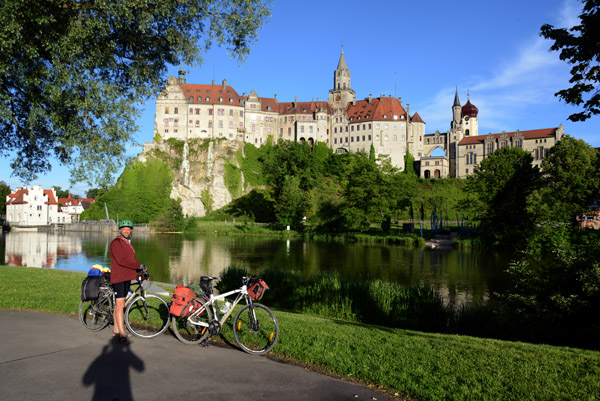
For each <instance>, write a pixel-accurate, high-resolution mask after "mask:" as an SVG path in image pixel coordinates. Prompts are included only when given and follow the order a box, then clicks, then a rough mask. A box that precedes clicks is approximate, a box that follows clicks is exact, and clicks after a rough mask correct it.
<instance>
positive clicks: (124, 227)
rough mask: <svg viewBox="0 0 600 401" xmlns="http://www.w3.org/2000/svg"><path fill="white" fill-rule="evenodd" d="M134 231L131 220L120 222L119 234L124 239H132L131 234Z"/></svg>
mask: <svg viewBox="0 0 600 401" xmlns="http://www.w3.org/2000/svg"><path fill="white" fill-rule="evenodd" d="M132 231H133V223H132V222H131V220H121V221H120V222H119V233H121V235H122V236H123V237H124V238H127V239H129V238H131V232H132Z"/></svg>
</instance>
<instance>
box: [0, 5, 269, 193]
mask: <svg viewBox="0 0 600 401" xmlns="http://www.w3.org/2000/svg"><path fill="white" fill-rule="evenodd" d="M269 15H270V5H268V4H267V3H266V1H265V0H205V1H201V0H187V1H148V0H121V1H65V0H48V1H41V0H29V1H22V0H5V1H4V2H3V3H2V6H0V20H1V21H2V25H1V26H0V43H2V57H1V58H0V156H4V157H6V156H8V155H9V154H10V153H13V152H14V153H15V154H16V155H17V157H16V158H15V159H14V161H13V163H12V164H11V167H12V168H13V173H14V174H16V175H18V176H20V177H21V178H22V179H24V180H25V181H30V180H32V179H34V178H35V177H36V175H37V174H39V173H42V172H46V171H49V170H50V169H51V165H50V157H51V156H55V157H56V158H57V159H58V160H59V162H60V163H61V164H65V165H66V164H69V165H70V169H71V179H72V181H74V182H75V181H87V182H88V183H89V184H90V185H91V184H92V183H93V182H96V183H101V184H104V183H107V182H110V181H111V177H112V174H113V173H115V172H117V171H118V170H119V169H120V167H121V166H122V165H123V164H124V163H125V161H124V160H123V158H122V155H123V154H124V151H125V147H126V145H127V144H129V143H133V142H132V140H131V135H132V133H133V132H135V130H136V129H137V127H136V125H135V118H136V117H137V116H138V115H139V113H140V105H141V104H142V102H143V101H144V100H145V99H147V98H150V97H153V96H156V95H157V94H158V92H159V91H160V90H161V88H162V87H163V86H164V81H163V80H164V75H165V72H166V70H167V65H178V64H189V65H192V66H195V65H199V64H200V63H201V61H202V58H201V54H202V52H203V51H204V50H206V49H208V48H209V47H210V46H211V44H212V43H213V42H216V43H217V44H219V45H223V46H225V47H226V48H227V49H228V51H229V52H230V53H231V54H232V55H233V56H235V57H237V58H238V59H239V60H243V59H244V58H245V56H246V55H247V54H248V53H249V49H250V46H251V44H252V43H253V42H254V41H255V40H256V38H257V32H258V30H259V29H260V27H261V26H262V25H263V24H264V23H265V21H266V18H267V17H268V16H269Z"/></svg>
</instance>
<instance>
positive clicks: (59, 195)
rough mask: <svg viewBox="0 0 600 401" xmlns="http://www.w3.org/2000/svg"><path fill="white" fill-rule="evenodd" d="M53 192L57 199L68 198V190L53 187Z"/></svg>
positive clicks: (56, 186)
mask: <svg viewBox="0 0 600 401" xmlns="http://www.w3.org/2000/svg"><path fill="white" fill-rule="evenodd" d="M53 188H54V192H55V193H56V197H57V198H67V197H68V196H69V190H68V189H64V190H63V189H62V188H61V187H60V186H58V185H55V186H54V187H53Z"/></svg>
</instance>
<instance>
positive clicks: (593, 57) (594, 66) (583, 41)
mask: <svg viewBox="0 0 600 401" xmlns="http://www.w3.org/2000/svg"><path fill="white" fill-rule="evenodd" d="M579 19H580V21H581V23H580V24H579V25H575V26H574V27H572V28H570V29H565V28H554V27H553V26H552V25H549V24H545V25H543V26H542V27H541V33H540V35H541V36H543V37H544V38H546V39H551V40H553V41H554V44H553V45H552V46H551V47H550V50H553V51H560V59H561V60H563V61H567V62H568V63H569V64H573V68H571V79H570V80H569V82H570V83H572V84H573V86H572V87H570V88H568V89H563V90H561V91H558V92H557V93H555V96H557V97H559V98H560V99H562V100H563V101H565V102H566V103H568V104H572V105H577V106H580V105H581V104H583V111H580V112H578V113H574V114H571V115H570V116H569V120H571V121H585V120H587V119H588V118H590V117H592V116H593V115H595V114H598V113H600V91H599V87H598V84H599V83H600V64H599V57H600V41H598V38H599V37H600V1H598V0H584V6H583V12H582V13H581V15H579ZM588 94H589V95H588ZM585 96H587V98H585V99H584V97H585Z"/></svg>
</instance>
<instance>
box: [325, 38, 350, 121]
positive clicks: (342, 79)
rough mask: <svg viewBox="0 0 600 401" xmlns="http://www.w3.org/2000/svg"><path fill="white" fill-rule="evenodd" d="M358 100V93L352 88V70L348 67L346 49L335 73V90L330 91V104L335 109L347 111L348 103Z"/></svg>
mask: <svg viewBox="0 0 600 401" xmlns="http://www.w3.org/2000/svg"><path fill="white" fill-rule="evenodd" d="M354 100H356V93H355V92H354V91H353V90H352V88H351V87H350V70H349V69H348V66H347V65H346V57H344V49H343V48H342V54H341V55H340V61H339V62H338V66H337V68H336V70H335V71H334V72H333V89H331V90H330V91H329V100H328V103H329V104H330V105H331V107H333V108H334V109H339V108H342V109H345V108H346V106H347V105H348V103H350V102H353V101H354Z"/></svg>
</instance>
